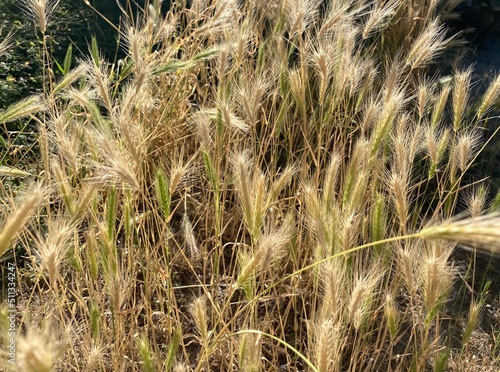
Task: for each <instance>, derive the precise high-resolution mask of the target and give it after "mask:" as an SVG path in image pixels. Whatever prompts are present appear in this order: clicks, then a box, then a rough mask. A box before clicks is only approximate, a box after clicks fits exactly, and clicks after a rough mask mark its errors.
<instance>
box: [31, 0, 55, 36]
mask: <svg viewBox="0 0 500 372" xmlns="http://www.w3.org/2000/svg"><path fill="white" fill-rule="evenodd" d="M58 5H59V0H23V4H22V7H23V10H24V13H25V14H26V15H27V16H28V18H29V19H30V20H31V21H32V22H33V23H34V24H35V25H37V26H38V27H39V28H40V31H41V33H42V34H45V31H47V24H48V23H49V22H50V21H51V19H52V16H53V15H54V12H55V10H56V8H57V6H58Z"/></svg>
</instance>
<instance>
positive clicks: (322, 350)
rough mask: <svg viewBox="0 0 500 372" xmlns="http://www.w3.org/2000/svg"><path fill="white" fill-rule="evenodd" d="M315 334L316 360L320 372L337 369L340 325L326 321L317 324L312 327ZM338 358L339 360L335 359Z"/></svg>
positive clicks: (329, 320)
mask: <svg viewBox="0 0 500 372" xmlns="http://www.w3.org/2000/svg"><path fill="white" fill-rule="evenodd" d="M312 328H313V330H312V332H313V334H314V344H313V345H314V360H315V364H316V367H317V369H318V371H320V372H329V371H334V370H335V369H336V367H335V364H336V363H338V360H336V359H337V358H338V355H339V350H336V347H337V348H338V346H339V345H338V343H339V342H338V341H337V340H336V337H338V336H339V331H338V329H336V328H338V325H335V323H334V322H333V320H331V319H325V320H323V321H317V322H315V324H314V326H312ZM335 357H337V358H335Z"/></svg>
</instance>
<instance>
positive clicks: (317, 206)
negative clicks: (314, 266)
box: [302, 185, 331, 258]
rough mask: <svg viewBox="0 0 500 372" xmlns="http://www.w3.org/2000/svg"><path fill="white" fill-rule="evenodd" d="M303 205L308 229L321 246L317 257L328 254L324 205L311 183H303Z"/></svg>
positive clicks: (328, 246)
mask: <svg viewBox="0 0 500 372" xmlns="http://www.w3.org/2000/svg"><path fill="white" fill-rule="evenodd" d="M302 195H303V198H304V205H305V208H306V216H305V223H306V226H307V227H308V230H309V231H312V232H313V233H314V235H315V238H316V240H317V241H318V244H319V247H320V248H321V249H320V250H321V254H320V256H319V257H317V258H320V257H321V258H323V257H327V256H329V255H330V250H331V247H330V245H329V244H328V242H327V240H326V239H325V237H326V228H325V225H326V224H325V221H324V214H323V210H324V207H325V206H324V205H323V203H322V201H321V200H320V197H319V193H318V190H317V189H315V188H314V187H312V186H311V185H304V186H303V188H302Z"/></svg>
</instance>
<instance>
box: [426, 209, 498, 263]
mask: <svg viewBox="0 0 500 372" xmlns="http://www.w3.org/2000/svg"><path fill="white" fill-rule="evenodd" d="M419 236H420V237H422V238H424V239H427V240H436V239H438V240H439V239H442V240H447V241H450V242H455V243H457V244H459V245H460V246H462V247H468V248H471V249H480V250H485V251H490V252H493V253H500V243H499V242H500V214H499V213H490V214H487V215H484V216H480V217H473V218H467V219H461V220H451V221H445V222H442V223H441V224H436V225H434V226H429V227H425V228H424V229H423V230H421V231H420V232H419Z"/></svg>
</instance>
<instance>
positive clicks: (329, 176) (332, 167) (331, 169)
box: [322, 151, 342, 205]
mask: <svg viewBox="0 0 500 372" xmlns="http://www.w3.org/2000/svg"><path fill="white" fill-rule="evenodd" d="M341 165H342V155H341V154H340V153H339V152H337V151H334V152H333V153H332V154H331V155H330V161H329V163H328V166H327V168H326V171H325V179H324V180H323V195H322V199H323V202H324V204H325V205H330V204H332V203H333V202H334V200H335V198H336V197H337V192H338V191H337V190H338V188H337V186H338V185H337V182H338V176H339V171H340V168H341Z"/></svg>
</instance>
